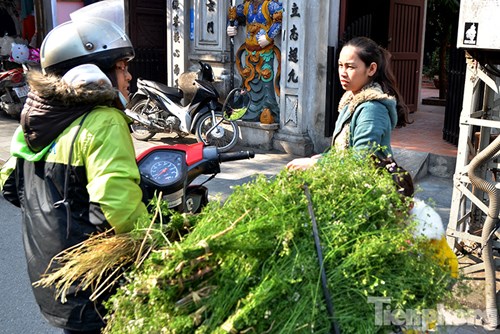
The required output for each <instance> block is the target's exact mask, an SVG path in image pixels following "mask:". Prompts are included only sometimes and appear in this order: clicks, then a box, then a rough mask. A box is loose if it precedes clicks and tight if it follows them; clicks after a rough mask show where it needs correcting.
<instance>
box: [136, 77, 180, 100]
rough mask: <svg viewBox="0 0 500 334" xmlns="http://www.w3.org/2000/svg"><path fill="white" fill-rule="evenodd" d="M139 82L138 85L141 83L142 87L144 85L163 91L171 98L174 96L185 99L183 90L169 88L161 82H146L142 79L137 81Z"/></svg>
mask: <svg viewBox="0 0 500 334" xmlns="http://www.w3.org/2000/svg"><path fill="white" fill-rule="evenodd" d="M137 82H138V83H139V82H140V83H141V84H142V85H144V86H146V87H151V88H154V89H158V90H161V91H162V92H164V93H165V94H167V95H169V96H173V97H175V98H178V99H179V100H180V99H182V98H183V97H184V92H183V91H182V90H180V89H178V88H174V87H168V86H167V85H165V84H162V83H160V82H156V81H151V80H144V79H141V78H139V79H137Z"/></svg>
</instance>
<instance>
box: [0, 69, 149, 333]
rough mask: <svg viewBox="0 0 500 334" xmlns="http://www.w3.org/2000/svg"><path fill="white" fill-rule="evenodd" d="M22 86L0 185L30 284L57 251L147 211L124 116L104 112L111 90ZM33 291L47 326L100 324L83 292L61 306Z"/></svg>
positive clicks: (50, 295)
mask: <svg viewBox="0 0 500 334" xmlns="http://www.w3.org/2000/svg"><path fill="white" fill-rule="evenodd" d="M31 75H32V76H36V74H31ZM30 86H31V89H32V91H31V92H30V93H29V95H28V99H27V101H26V104H25V107H24V109H23V112H22V115H21V126H20V127H19V128H18V129H17V131H16V132H15V134H14V136H13V139H12V145H11V154H12V158H11V159H9V161H8V162H7V163H6V164H5V165H4V166H3V168H2V170H1V172H0V187H1V188H2V193H3V195H4V197H5V198H6V199H7V200H8V201H10V202H11V203H13V204H15V205H18V206H20V207H21V209H22V221H23V239H24V247H25V253H26V258H27V262H28V273H29V276H30V279H31V282H35V281H38V280H39V279H40V276H41V275H42V274H43V273H44V272H45V271H46V270H47V268H48V266H49V264H50V265H52V266H57V264H51V260H52V258H53V257H54V256H55V255H56V254H58V253H59V252H61V251H62V250H65V249H67V248H68V247H71V246H73V245H76V244H78V243H80V242H82V241H84V240H86V239H87V238H88V237H89V235H91V234H95V233H98V232H101V231H104V230H106V229H108V228H110V227H114V229H115V231H116V232H117V233H122V232H126V231H129V230H131V229H132V228H133V226H134V223H135V222H136V221H137V220H138V219H139V217H141V216H142V215H146V214H147V211H146V206H145V205H144V203H143V202H142V191H141V189H140V187H139V181H140V175H139V171H138V168H137V164H136V160H135V152H134V147H133V143H132V139H131V136H130V132H129V127H128V119H127V118H126V116H125V115H124V114H123V112H122V111H120V110H118V109H116V108H114V107H112V103H113V99H114V98H115V97H116V91H115V90H113V89H103V88H102V87H86V88H85V89H81V90H71V89H68V87H67V86H65V85H64V84H62V83H61V81H60V80H59V78H57V77H43V76H41V75H39V76H36V79H33V77H31V78H30ZM68 167H69V168H68ZM33 290H34V294H35V298H36V300H37V302H38V304H39V306H40V309H41V311H42V314H43V315H44V316H45V317H46V318H47V319H48V321H49V322H50V323H51V324H52V325H54V326H57V327H62V328H67V329H73V330H93V329H97V328H101V327H102V326H103V322H102V319H101V317H100V316H99V314H98V313H104V310H103V308H102V306H101V305H100V303H96V304H94V302H90V301H89V299H88V297H89V292H86V291H80V292H78V294H74V295H71V294H70V295H69V296H68V301H67V302H66V303H64V304H63V303H61V302H60V301H59V300H56V299H55V295H54V290H53V289H48V288H40V287H36V288H33ZM96 310H98V311H97V312H96Z"/></svg>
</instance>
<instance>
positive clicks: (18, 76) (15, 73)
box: [0, 68, 29, 119]
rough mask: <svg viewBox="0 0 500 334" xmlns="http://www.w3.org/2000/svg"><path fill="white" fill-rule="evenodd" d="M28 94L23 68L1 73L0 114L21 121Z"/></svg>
mask: <svg viewBox="0 0 500 334" xmlns="http://www.w3.org/2000/svg"><path fill="white" fill-rule="evenodd" d="M28 92H29V86H28V84H27V83H26V78H25V75H24V70H23V68H14V69H11V70H8V71H4V72H0V114H3V115H10V116H11V117H13V118H16V119H19V118H20V116H21V110H22V109H23V105H24V102H25V101H26V96H27V95H28Z"/></svg>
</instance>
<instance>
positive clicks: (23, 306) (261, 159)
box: [0, 117, 500, 334]
mask: <svg viewBox="0 0 500 334" xmlns="http://www.w3.org/2000/svg"><path fill="white" fill-rule="evenodd" d="M17 125H18V123H17V121H15V120H12V119H6V118H1V117H0V165H1V164H2V163H3V161H5V160H6V159H8V157H9V156H10V154H9V147H10V140H11V137H12V134H13V133H14V130H15V128H16V127H17ZM177 141H178V140H176V139H173V138H168V137H163V138H162V137H159V136H157V137H155V138H153V141H150V142H138V141H135V146H136V150H137V152H141V151H142V150H144V149H146V148H148V147H150V146H152V145H156V144H163V143H169V144H173V143H175V142H177ZM182 142H183V143H190V142H195V140H194V139H192V138H186V139H184V140H183V141H182ZM243 149H247V148H243ZM255 152H256V156H255V158H254V159H252V160H246V161H236V162H229V163H224V164H223V165H222V166H221V169H222V171H221V173H220V174H218V175H217V177H216V178H215V179H214V180H212V181H210V182H209V183H208V184H207V186H208V188H209V191H210V194H211V195H212V196H219V197H221V198H225V197H227V196H228V195H229V194H230V193H231V191H232V190H231V187H232V186H233V185H235V184H241V183H244V182H247V181H248V180H250V179H251V178H252V177H253V176H254V175H255V174H259V173H262V174H265V175H268V176H272V175H275V174H276V173H278V172H279V171H280V170H281V169H282V168H283V167H284V166H285V164H286V163H287V162H288V161H290V160H292V159H293V158H294V156H292V155H289V154H286V153H283V152H277V151H271V152H269V151H260V150H255ZM395 156H396V159H397V160H398V156H399V157H400V159H399V160H398V161H399V163H400V164H402V165H403V166H405V167H406V168H407V169H408V170H412V171H413V173H418V172H419V169H420V168H423V167H422V166H421V164H422V159H423V156H422V155H421V154H419V153H417V152H413V151H408V150H404V149H398V150H397V151H396V152H395ZM414 175H415V174H414ZM416 186H417V189H418V190H417V196H418V197H420V198H422V199H424V200H428V201H432V202H433V203H434V204H435V207H436V209H437V211H438V212H439V214H440V215H441V217H442V218H443V222H445V223H447V222H448V217H449V208H450V203H451V196H452V188H453V183H452V179H451V177H437V176H433V175H430V174H427V173H420V174H419V177H418V178H417V182H416ZM0 222H1V223H2V226H6V228H4V233H2V234H0V295H1V296H2V298H1V299H0V314H2V317H0V334H1V333H5V334H15V333H26V334H31V333H33V334H45V333H60V331H58V330H55V329H53V328H51V327H50V326H48V325H47V324H45V323H44V321H43V320H42V318H41V316H40V314H39V312H38V310H37V307H36V305H35V303H34V301H33V299H32V295H31V291H30V287H29V282H28V281H27V275H26V267H25V262H24V255H23V251H22V241H21V239H20V212H19V210H17V209H15V208H13V207H12V206H10V205H8V204H7V203H6V202H5V201H4V200H3V199H1V198H0ZM450 319H451V316H450ZM457 324H458V322H457ZM460 324H462V323H460ZM444 332H445V333H456V334H471V333H486V331H485V330H483V329H482V328H481V327H475V326H459V327H453V328H447V329H446V330H445V331H444ZM490 333H492V332H490ZM494 333H500V331H494Z"/></svg>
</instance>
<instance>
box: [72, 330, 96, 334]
mask: <svg viewBox="0 0 500 334" xmlns="http://www.w3.org/2000/svg"><path fill="white" fill-rule="evenodd" d="M63 333H64V334H101V330H100V329H96V330H93V331H84V332H80V331H73V330H71V329H63Z"/></svg>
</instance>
